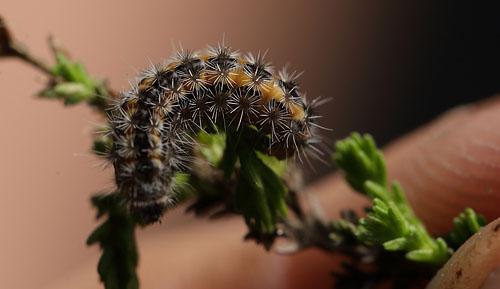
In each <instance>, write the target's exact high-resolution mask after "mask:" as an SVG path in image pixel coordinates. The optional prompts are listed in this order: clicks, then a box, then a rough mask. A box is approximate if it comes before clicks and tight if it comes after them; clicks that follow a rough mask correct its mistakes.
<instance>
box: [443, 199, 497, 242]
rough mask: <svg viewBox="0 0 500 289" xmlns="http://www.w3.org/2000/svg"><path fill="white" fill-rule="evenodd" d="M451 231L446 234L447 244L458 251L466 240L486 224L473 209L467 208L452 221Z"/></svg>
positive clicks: (482, 217) (481, 216)
mask: <svg viewBox="0 0 500 289" xmlns="http://www.w3.org/2000/svg"><path fill="white" fill-rule="evenodd" d="M453 224H454V227H453V230H452V231H451V232H450V233H449V234H448V238H447V239H448V240H449V243H451V244H452V245H453V246H454V248H455V249H458V247H460V246H461V245H462V244H463V243H465V241H467V239H469V238H470V237H471V236H472V235H474V234H475V233H477V232H478V231H479V230H480V229H481V228H482V227H484V226H486V225H487V224H488V222H487V221H486V219H485V218H484V216H483V215H478V214H476V212H474V210H473V209H471V208H467V209H465V211H464V212H463V213H461V214H460V215H459V216H458V217H455V218H454V219H453Z"/></svg>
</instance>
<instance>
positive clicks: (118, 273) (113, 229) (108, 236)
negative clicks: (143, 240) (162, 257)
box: [87, 193, 139, 289]
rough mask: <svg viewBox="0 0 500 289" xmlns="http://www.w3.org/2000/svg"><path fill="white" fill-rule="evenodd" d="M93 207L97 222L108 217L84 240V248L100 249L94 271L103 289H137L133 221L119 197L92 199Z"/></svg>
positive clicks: (136, 256)
mask: <svg viewBox="0 0 500 289" xmlns="http://www.w3.org/2000/svg"><path fill="white" fill-rule="evenodd" d="M92 204H93V205H94V207H96V208H97V219H99V218H101V217H103V216H104V215H107V216H108V217H107V219H106V220H105V221H104V222H103V223H101V225H99V226H98V227H97V228H96V229H95V230H94V231H93V232H92V233H91V234H90V236H89V237H88V239H87V245H89V246H90V245H93V244H96V243H97V244H99V245H100V247H101V249H102V255H101V258H100V259H99V264H98V267H97V271H98V272H99V276H100V278H101V281H102V282H103V283H104V286H105V287H106V289H122V288H125V289H138V288H139V280H138V278H137V274H136V268H137V262H138V253H137V247H136V244H135V234H134V231H135V224H136V220H134V218H132V217H131V216H130V215H129V214H128V211H127V210H126V208H125V203H124V200H123V199H122V197H121V195H120V194H118V193H114V194H106V195H97V196H94V197H92Z"/></svg>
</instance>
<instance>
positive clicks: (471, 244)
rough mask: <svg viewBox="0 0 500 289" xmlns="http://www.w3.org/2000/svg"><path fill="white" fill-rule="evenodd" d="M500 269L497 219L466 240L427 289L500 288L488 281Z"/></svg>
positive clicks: (499, 232)
mask: <svg viewBox="0 0 500 289" xmlns="http://www.w3.org/2000/svg"><path fill="white" fill-rule="evenodd" d="M499 265H500V219H496V220H495V221H493V222H491V223H490V224H488V225H487V226H486V227H484V228H483V229H481V230H480V231H479V232H478V233H476V234H475V235H474V236H472V237H471V238H470V239H469V240H467V242H465V244H463V245H462V246H461V247H460V248H459V249H458V250H457V252H455V254H453V256H452V257H451V259H450V260H449V261H448V262H447V263H446V264H445V266H444V267H443V268H442V269H441V270H439V272H438V273H437V274H436V276H435V277H434V279H432V281H431V283H430V284H429V285H428V287H427V289H438V288H439V289H452V288H453V289H477V288H481V289H484V288H498V287H481V286H492V285H493V284H495V285H499V284H498V280H489V278H488V276H490V275H491V273H492V272H494V271H495V270H496V268H497V267H498V266H499ZM488 282H490V283H489V284H488ZM494 282H495V283H494Z"/></svg>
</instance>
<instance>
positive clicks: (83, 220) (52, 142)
mask: <svg viewBox="0 0 500 289" xmlns="http://www.w3.org/2000/svg"><path fill="white" fill-rule="evenodd" d="M431 3H432V2H431V1H429V3H413V4H408V3H406V4H405V5H397V6H394V5H389V4H387V3H385V2H381V1H321V0H311V1H299V0H291V1H264V0H257V1H250V2H249V1H245V2H238V1H230V0H214V1H151V0H150V1H96V0H89V1H62V0H45V1H15V0H3V1H2V3H1V4H0V13H1V14H2V16H4V17H5V18H6V20H7V22H8V24H9V26H10V27H11V29H12V31H13V32H14V34H15V36H16V37H17V38H18V39H19V40H21V41H22V42H24V43H26V44H27V45H28V46H29V47H31V48H32V49H33V51H36V52H37V53H39V54H41V55H42V56H44V57H45V58H47V59H49V58H50V53H49V49H48V47H47V45H46V37H47V36H48V35H49V34H52V35H54V36H55V37H56V39H57V40H58V41H59V42H60V43H61V44H63V46H64V47H65V48H66V49H67V50H68V51H70V52H71V55H72V56H73V58H74V59H77V60H81V61H82V62H83V63H85V64H86V66H87V68H88V69H89V70H90V72H91V73H92V74H93V75H95V76H98V77H106V78H108V79H109V81H110V83H111V86H112V87H113V88H115V89H117V90H122V89H126V88H127V86H128V83H127V79H128V78H131V77H134V76H135V74H136V70H140V69H142V68H144V67H146V66H147V65H148V63H149V59H151V60H152V61H153V62H155V63H157V62H161V61H162V60H163V59H165V58H168V57H170V56H171V55H172V53H173V51H172V43H174V44H177V43H178V42H179V41H180V42H181V43H182V45H183V47H185V48H190V49H203V48H205V47H206V45H207V44H210V45H216V44H217V42H218V41H220V40H221V39H222V35H225V39H226V43H227V44H229V45H231V46H232V47H234V48H236V49H239V50H240V51H241V52H243V53H245V52H247V51H251V52H258V51H265V50H269V52H268V58H269V60H271V61H272V62H273V63H274V64H275V65H276V67H277V68H281V67H283V66H284V65H286V64H290V66H289V67H290V68H291V70H298V71H304V72H305V73H304V75H303V76H302V77H301V79H300V80H301V83H302V90H303V91H306V92H307V95H308V96H309V97H315V96H319V95H321V96H325V97H332V98H333V101H332V102H331V103H330V104H329V106H328V107H324V108H323V109H322V111H321V113H322V114H323V115H324V116H325V117H324V118H323V119H322V120H321V124H322V125H324V126H327V127H330V128H333V129H334V132H333V133H330V134H329V136H328V139H329V143H332V142H333V139H334V138H339V137H342V136H344V135H345V134H346V133H347V132H349V131H351V130H363V131H370V132H372V133H374V134H375V135H376V136H379V137H378V138H379V139H380V140H381V142H382V143H384V142H386V141H387V140H389V139H390V138H392V137H394V135H397V134H400V133H402V132H403V131H404V130H406V129H408V128H409V127H414V126H416V125H417V123H418V121H416V120H415V121H413V122H412V121H411V118H408V117H405V115H406V114H407V113H408V112H411V113H413V115H417V116H420V120H423V119H425V118H427V119H428V118H430V117H432V116H433V115H435V114H436V113H437V112H439V111H440V110H442V109H444V106H443V105H442V106H437V108H435V109H434V110H433V109H432V108H430V107H427V108H428V109H429V110H427V109H422V108H426V106H425V105H426V104H425V101H427V100H428V98H429V97H431V96H432V93H430V92H431V91H432V88H433V85H435V84H433V82H432V77H437V76H436V75H439V73H442V70H439V69H441V68H442V67H441V66H442V64H440V63H439V62H436V63H438V64H436V65H434V66H432V65H431V66H425V65H426V63H434V62H432V61H437V60H438V58H439V57H440V55H441V54H443V53H445V50H446V46H444V48H441V46H439V44H442V43H441V42H439V41H441V40H442V37H443V36H446V35H447V34H446V33H447V31H448V30H447V29H449V27H448V25H441V26H439V25H436V23H438V22H439V21H441V20H439V19H442V18H443V17H445V18H446V17H449V15H440V14H439V13H438V12H436V9H438V11H441V12H443V11H447V10H446V7H444V5H441V6H439V7H437V6H436V5H437V4H431ZM433 41H438V44H435V42H433ZM433 43H434V44H433ZM433 45H438V46H437V47H434V46H433ZM429 57H430V60H428V61H429V62H422V61H421V60H422V59H429ZM436 69H437V70H436ZM426 73H427V74H426ZM433 73H436V75H434V74H433ZM422 75H426V76H429V77H431V80H429V79H427V80H426V81H427V82H422V78H421V76H422ZM419 77H420V78H419ZM40 79H41V74H40V73H39V72H38V71H36V70H34V69H32V67H30V66H28V65H25V64H23V63H21V62H19V61H18V60H14V59H7V60H4V59H2V60H1V61H0V85H1V87H2V93H1V95H2V102H1V104H2V105H1V106H0V127H1V130H2V137H1V142H0V163H1V165H0V183H1V184H2V189H1V202H0V227H1V228H2V233H1V235H0V236H1V237H0V260H1V262H0V282H1V283H2V287H3V288H11V289H21V288H51V286H52V285H53V284H55V283H57V282H63V283H64V282H66V283H64V284H66V285H68V286H70V287H67V288H76V287H74V286H76V283H77V282H78V281H77V280H76V279H74V277H72V276H73V275H72V273H70V272H74V271H78V270H95V265H96V263H97V258H98V254H97V252H98V248H97V247H92V248H87V247H86V246H85V239H86V237H87V235H88V234H89V232H90V231H91V230H92V229H93V227H94V226H95V221H94V214H95V212H94V211H93V210H92V209H91V208H90V204H89V197H90V196H91V195H92V194H94V193H96V192H102V191H106V190H109V189H111V188H112V187H113V183H112V172H111V171H108V170H102V169H101V168H100V167H98V164H99V163H100V162H99V160H97V159H96V158H95V157H93V156H92V155H91V154H90V153H89V150H90V147H91V141H92V138H91V133H92V130H93V129H95V128H96V126H95V125H94V123H101V122H102V120H101V119H99V118H98V117H97V116H95V115H94V114H93V113H92V111H91V110H90V109H89V108H87V107H84V106H76V107H67V108H64V107H63V106H62V104H61V103H58V102H56V101H48V100H40V99H36V97H34V94H35V92H37V91H38V90H39V89H41V88H42V87H43V83H42V82H41V81H40ZM439 89H440V88H439V87H438V90H439ZM438 92H439V91H438ZM411 93H414V94H413V95H410V94H411ZM426 93H427V94H426ZM415 94H420V95H422V97H423V99H419V98H417V97H415ZM408 95H410V96H408ZM398 96H400V97H398ZM464 99H465V98H464ZM465 100H469V99H465ZM450 105H451V104H450ZM374 108H376V109H374ZM396 108H398V109H396ZM409 119H410V120H409ZM417 119H418V117H417ZM398 122H399V123H398ZM330 169H331V168H330ZM327 170H328V169H325V168H324V167H321V166H319V165H318V169H317V172H310V173H309V178H310V179H315V178H318V177H319V176H321V175H322V174H324V173H326V172H327ZM174 215H175V214H174ZM180 215H181V214H180V213H179V211H177V215H175V216H170V215H169V216H167V220H166V221H165V222H164V223H163V224H162V225H161V226H154V227H153V228H148V229H146V230H144V231H143V232H140V234H139V235H140V236H139V238H140V239H141V238H144V236H150V235H154V234H155V233H156V232H158V231H167V230H173V228H174V227H176V226H180V225H181V224H185V223H186V222H190V221H189V220H190V219H191V217H182V216H180ZM243 233H244V230H243V229H242V231H241V232H237V235H238V236H241V235H243ZM158 242H160V241H158ZM165 242H167V241H165ZM234 242H235V246H250V245H249V244H244V243H243V242H241V241H240V239H235V240H234ZM200 249H202V248H200ZM188 250H189V248H186V251H188ZM181 252H182V251H181ZM146 257H147V256H144V258H146ZM97 278H98V276H97V273H96V274H95V280H93V281H95V284H97V282H98V279H97ZM144 279H146V281H145V282H147V276H146V277H144ZM144 279H143V280H144ZM93 281H92V282H93ZM72 282H73V283H74V284H73V285H74V286H71V284H72ZM155 288H160V287H155Z"/></svg>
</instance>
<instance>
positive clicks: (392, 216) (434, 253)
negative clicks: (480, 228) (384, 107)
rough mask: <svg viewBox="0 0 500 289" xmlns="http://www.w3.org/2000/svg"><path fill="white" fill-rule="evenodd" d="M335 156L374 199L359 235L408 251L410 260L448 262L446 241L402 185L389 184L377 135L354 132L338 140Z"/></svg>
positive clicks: (352, 180) (360, 189) (354, 182)
mask: <svg viewBox="0 0 500 289" xmlns="http://www.w3.org/2000/svg"><path fill="white" fill-rule="evenodd" d="M336 148H337V153H336V154H335V156H334V159H335V161H336V162H337V164H338V165H339V166H340V167H341V168H342V169H343V170H344V172H345V176H346V180H347V181H348V182H349V183H350V184H351V185H352V187H353V188H354V189H355V190H357V191H358V192H360V193H362V194H364V195H366V196H368V197H370V198H371V199H372V200H373V207H372V208H371V210H370V212H369V213H368V214H367V217H366V218H362V219H360V220H359V227H358V230H359V232H358V234H357V236H358V238H360V239H361V240H363V241H367V242H374V243H381V244H383V246H384V248H385V249H386V250H391V251H396V250H404V251H407V253H406V257H407V258H408V259H410V260H414V261H419V262H426V263H430V264H433V265H438V266H439V265H442V264H444V263H445V262H446V261H447V260H448V258H449V257H450V255H451V251H450V249H449V248H448V246H447V244H446V241H445V240H444V239H442V238H437V239H434V238H433V237H432V236H431V235H430V234H429V233H428V232H427V230H426V229H425V226H424V225H423V223H422V222H421V221H420V220H419V219H418V218H417V217H416V216H415V214H414V213H413V210H412V209H411V207H410V205H409V204H408V201H407V200H406V197H405V195H404V193H403V190H402V188H401V186H400V185H399V184H398V183H397V182H393V183H392V186H391V188H390V189H389V188H388V187H387V185H386V178H387V177H386V176H387V172H386V165H385V162H384V158H383V156H382V153H381V152H380V151H379V150H378V149H377V148H376V145H375V142H374V141H373V138H372V137H371V136H369V135H364V136H361V135H360V134H358V133H353V134H352V135H351V136H350V137H348V138H346V139H345V140H342V141H339V142H337V143H336Z"/></svg>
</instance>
